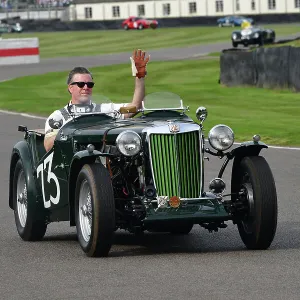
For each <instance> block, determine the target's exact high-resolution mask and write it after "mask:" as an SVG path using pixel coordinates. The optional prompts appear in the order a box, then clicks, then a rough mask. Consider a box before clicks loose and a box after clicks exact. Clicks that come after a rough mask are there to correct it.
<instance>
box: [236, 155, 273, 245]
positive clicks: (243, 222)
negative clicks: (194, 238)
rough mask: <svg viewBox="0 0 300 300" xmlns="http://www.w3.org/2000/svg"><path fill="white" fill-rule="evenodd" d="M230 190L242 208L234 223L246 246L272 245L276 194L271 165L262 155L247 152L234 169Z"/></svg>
mask: <svg viewBox="0 0 300 300" xmlns="http://www.w3.org/2000/svg"><path fill="white" fill-rule="evenodd" d="M232 193H235V194H237V195H238V196H237V199H236V200H235V201H238V202H239V206H240V207H242V208H243V210H242V214H241V216H240V217H239V218H238V221H237V225H238V230H239V233H240V236H241V239H242V241H243V242H244V244H245V245H246V247H247V248H248V249H260V250H264V249H267V248H269V246H270V245H271V243H272V241H273V239H274V236H275V232H276V227H277V194H276V187H275V181H274V178H273V175H272V172H271V170H270V167H269V165H268V163H267V161H266V160H265V158H264V157H262V156H249V157H245V158H243V159H242V160H241V162H240V164H239V165H238V166H236V167H235V169H234V170H233V178H232Z"/></svg>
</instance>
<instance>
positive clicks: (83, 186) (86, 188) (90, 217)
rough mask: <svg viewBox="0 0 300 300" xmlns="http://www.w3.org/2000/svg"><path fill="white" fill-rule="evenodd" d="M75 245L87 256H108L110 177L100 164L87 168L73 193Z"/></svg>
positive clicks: (111, 201) (111, 205)
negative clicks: (76, 242)
mask: <svg viewBox="0 0 300 300" xmlns="http://www.w3.org/2000/svg"><path fill="white" fill-rule="evenodd" d="M75 216H76V228H77V235H78V241H79V244H80V246H81V248H82V249H83V251H84V252H85V253H86V255H87V256H94V257H96V256H107V255H108V253H109V251H110V249H111V246H112V239H113V235H114V231H115V202H114V192H113V188H112V182H111V178H110V175H109V173H108V171H107V170H106V168H105V167H104V166H103V165H102V164H86V165H84V166H83V167H82V169H81V171H80V172H79V174H78V178H77V182H76V190H75Z"/></svg>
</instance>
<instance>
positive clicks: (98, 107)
mask: <svg viewBox="0 0 300 300" xmlns="http://www.w3.org/2000/svg"><path fill="white" fill-rule="evenodd" d="M95 112H101V104H96V106H95Z"/></svg>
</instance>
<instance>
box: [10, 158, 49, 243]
mask: <svg viewBox="0 0 300 300" xmlns="http://www.w3.org/2000/svg"><path fill="white" fill-rule="evenodd" d="M27 172H28V169H26V168H25V169H24V166H23V163H22V160H21V159H19V160H18V161H17V163H16V165H15V169H14V177H13V207H14V215H15V223H16V227H17V231H18V233H19V235H20V237H21V238H22V239H23V240H24V241H38V240H41V239H42V238H43V237H44V235H45V233H46V230H47V223H46V220H45V211H44V206H43V203H42V201H40V202H38V201H37V200H36V193H37V192H36V190H34V183H33V184H32V185H31V186H29V187H28V182H27V180H26V178H27V176H30V175H28V173H27ZM29 182H30V181H29Z"/></svg>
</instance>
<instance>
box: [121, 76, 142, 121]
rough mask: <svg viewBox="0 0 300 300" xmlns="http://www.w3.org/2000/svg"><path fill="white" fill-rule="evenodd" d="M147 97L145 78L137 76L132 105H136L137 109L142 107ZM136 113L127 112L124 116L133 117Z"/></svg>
mask: <svg viewBox="0 0 300 300" xmlns="http://www.w3.org/2000/svg"><path fill="white" fill-rule="evenodd" d="M144 98H145V79H144V78H138V77H136V78H135V89H134V94H133V99H132V102H131V103H130V105H134V106H135V107H136V108H137V109H140V108H142V101H143V99H144ZM134 115H135V114H125V115H124V118H125V119H127V118H132V117H133V116H134Z"/></svg>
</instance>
